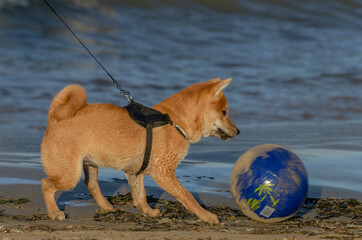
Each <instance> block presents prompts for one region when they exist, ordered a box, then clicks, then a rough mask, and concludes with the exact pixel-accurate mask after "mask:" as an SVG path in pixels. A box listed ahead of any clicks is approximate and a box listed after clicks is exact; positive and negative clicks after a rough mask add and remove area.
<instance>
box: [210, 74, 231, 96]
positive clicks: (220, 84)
mask: <svg viewBox="0 0 362 240" xmlns="http://www.w3.org/2000/svg"><path fill="white" fill-rule="evenodd" d="M231 80H232V79H231V78H228V79H225V80H221V81H219V82H217V83H216V84H215V85H214V87H213V88H212V90H213V92H214V96H218V95H219V94H220V93H221V92H222V90H224V88H226V86H227V85H229V83H231Z"/></svg>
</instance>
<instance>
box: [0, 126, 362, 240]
mask: <svg viewBox="0 0 362 240" xmlns="http://www.w3.org/2000/svg"><path fill="white" fill-rule="evenodd" d="M350 126H351V127H353V125H350ZM301 127H302V128H305V126H301ZM309 128H311V126H309ZM328 128H330V127H328ZM258 129H259V131H261V130H262V127H260V126H259V127H258ZM269 129H270V128H269ZM311 129H312V130H311V131H314V130H313V128H311ZM241 131H242V132H243V133H244V137H246V139H249V141H247V140H245V139H244V140H241V139H239V140H234V141H229V142H225V143H223V142H220V141H217V140H212V141H211V142H210V141H209V142H201V143H200V144H197V145H195V146H194V147H193V148H192V149H191V151H190V154H189V155H188V157H186V159H185V160H184V163H182V164H181V165H180V167H179V168H178V170H177V175H178V177H179V179H180V181H181V182H183V184H184V185H185V187H186V188H187V189H189V190H190V191H191V192H192V193H193V195H194V196H195V198H196V199H197V200H198V201H199V202H200V203H201V204H203V205H205V206H206V207H207V208H209V210H210V211H212V212H214V213H215V214H217V215H218V216H219V218H220V219H221V224H220V225H216V226H212V225H208V224H205V223H203V222H201V221H199V220H198V219H197V218H196V217H195V216H194V215H192V214H190V213H188V212H187V211H185V210H184V209H183V207H181V206H180V205H179V204H177V202H176V201H175V199H174V198H173V197H171V196H170V195H168V194H167V193H166V192H164V191H163V190H162V189H160V188H159V187H158V186H157V185H155V184H154V183H153V182H152V180H151V179H146V190H147V195H148V196H149V202H150V204H151V206H153V207H156V208H160V209H161V212H162V213H163V216H162V217H160V218H156V219H150V218H147V217H144V216H142V215H141V214H140V213H139V211H138V210H137V209H135V208H133V207H132V204H131V200H130V199H129V197H127V196H128V195H126V196H122V195H125V194H127V193H129V192H130V187H129V186H128V184H127V181H126V179H125V177H124V175H123V173H121V172H117V171H113V170H107V169H101V170H100V186H101V189H102V192H103V194H104V195H105V196H109V197H110V198H109V200H110V201H111V202H112V204H114V205H115V206H116V207H117V209H119V210H118V211H117V212H116V213H110V214H105V215H104V214H97V206H96V204H95V202H94V200H93V199H92V197H91V196H90V194H89V192H88V189H87V188H86V186H85V184H84V183H83V179H82V180H81V181H80V183H79V184H78V186H77V187H76V188H75V189H74V190H73V191H68V192H58V193H57V195H56V198H57V204H58V205H59V207H60V209H62V210H64V211H65V213H66V215H67V219H66V220H65V221H52V220H49V219H48V217H47V216H46V210H45V205H44V202H43V199H42V194H41V188H40V180H41V179H42V178H43V177H44V176H45V175H44V173H43V171H42V167H41V163H40V155H39V152H38V151H39V145H38V144H39V143H40V140H41V132H40V131H37V132H29V131H28V130H24V129H23V130H22V133H23V134H22V135H20V134H18V132H17V131H15V130H6V129H3V130H2V132H3V133H4V135H3V137H2V139H3V144H2V147H1V148H0V149H1V152H0V181H1V183H0V202H1V204H0V236H1V238H2V239H126V238H127V239H360V238H361V237H362V232H361V227H362V225H361V213H362V209H361V208H362V206H361V200H362V194H361V188H360V186H361V185H360V184H361V183H360V182H359V179H360V176H356V177H353V171H352V170H349V171H350V172H351V174H350V176H349V178H350V179H348V177H346V179H342V178H343V174H344V173H343V169H342V165H348V161H345V162H344V163H343V164H342V165H338V164H341V161H337V160H338V159H339V158H340V157H341V156H340V155H341V153H340V151H342V152H343V153H344V156H349V158H352V157H353V156H354V154H355V155H356V152H357V153H359V151H357V150H358V149H357V148H356V147H354V145H353V144H349V145H348V146H346V145H347V141H346V140H345V139H344V140H343V139H342V140H341V142H343V144H341V143H338V142H334V143H331V142H330V143H329V145H328V146H327V145H323V146H321V145H320V144H317V143H315V142H309V144H307V145H305V144H303V143H302V142H300V141H299V142H298V143H296V142H294V143H293V141H291V139H290V136H293V134H292V133H291V134H290V135H288V134H286V132H284V131H283V129H282V128H281V129H279V131H278V132H279V135H283V136H284V137H281V136H279V135H278V134H274V133H272V132H270V131H269V133H271V134H272V136H273V137H272V138H270V139H267V140H270V141H273V142H278V139H282V140H281V141H279V142H278V143H279V144H282V143H283V144H286V145H290V146H291V147H292V148H295V150H296V151H295V152H296V153H298V155H299V156H301V158H302V159H303V161H304V163H305V164H306V166H307V169H308V171H309V177H310V182H311V183H312V184H311V185H310V188H309V193H308V200H307V202H306V203H305V204H304V206H303V208H302V209H300V210H299V212H298V213H297V214H296V215H295V216H294V217H293V218H291V219H289V220H287V221H285V222H281V223H275V224H265V223H258V222H256V221H253V220H250V219H248V218H247V217H246V216H244V215H243V214H242V213H240V211H239V210H238V209H237V207H236V205H235V203H234V202H233V199H232V197H231V194H230V192H229V188H228V177H229V174H230V172H229V171H230V170H231V169H230V168H231V167H232V165H233V164H226V165H225V164H221V163H220V162H219V160H218V159H220V158H221V156H224V157H226V158H234V159H235V160H236V158H237V155H239V154H240V152H239V150H238V146H242V147H243V148H245V149H247V148H248V145H254V144H257V143H258V142H259V141H261V140H260V139H257V138H256V136H258V134H257V131H256V129H255V128H254V129H253V127H252V126H248V127H245V128H243V127H241ZM249 131H250V132H249ZM296 131H299V130H296ZM344 131H346V129H344ZM288 132H289V131H288ZM250 133H252V134H250ZM305 134H307V133H305ZM263 135H264V136H263V137H261V139H266V138H267V136H266V135H265V134H263ZM19 136H22V137H19ZM252 136H254V139H253V140H251V138H252ZM269 136H270V135H269ZM355 143H356V142H355ZM293 145H294V146H293ZM296 145H298V146H299V147H295V146H296ZM310 145H313V146H314V148H313V147H311V146H310ZM332 145H333V146H332ZM210 146H212V147H210ZM336 146H338V147H336ZM24 149H26V152H25V151H24ZM211 149H213V150H212V151H211ZM329 149H333V151H334V152H332V153H333V154H332V155H333V156H334V158H336V159H337V160H336V161H334V160H333V158H332V157H331V156H328V159H329V161H330V164H331V165H330V166H324V169H325V170H324V175H325V176H323V177H322V178H319V175H320V172H319V171H318V166H317V167H316V164H317V163H318V162H314V163H312V164H311V163H308V162H309V161H311V160H313V158H314V157H315V158H322V159H323V156H324V155H326V154H327V153H328V152H330V150H329ZM338 149H339V150H338ZM337 153H339V154H337ZM313 156H314V157H313ZM359 156H361V153H359V154H357V156H355V158H358V157H359ZM206 160H207V162H205V161H206ZM351 161H352V162H353V161H354V160H353V159H352V160H351ZM319 164H320V165H323V164H324V165H325V163H323V164H322V163H319ZM358 166H359V165H358V164H357V163H354V164H353V165H352V166H351V168H356V167H358ZM338 168H339V171H342V172H339V171H337V170H336V169H338ZM313 169H315V171H312V170H313ZM200 173H202V174H200ZM329 174H330V175H329ZM332 176H334V178H333V177H332ZM328 179H329V180H330V181H331V185H330V186H328V185H326V184H325V182H328V181H327V180H328ZM343 181H351V182H350V183H349V185H351V188H348V187H347V186H346V185H347V184H346V183H343ZM334 182H336V183H338V182H340V183H341V184H340V186H338V184H335V183H334ZM318 183H320V184H318ZM353 189H355V190H353ZM118 193H119V194H121V195H120V196H121V199H124V200H121V201H118V200H117V198H112V197H114V196H117V194H118ZM151 196H152V197H151ZM24 198H25V199H26V200H24ZM19 199H20V200H19Z"/></svg>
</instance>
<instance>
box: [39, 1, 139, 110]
mask: <svg viewBox="0 0 362 240" xmlns="http://www.w3.org/2000/svg"><path fill="white" fill-rule="evenodd" d="M43 1H44V2H45V4H46V5H47V6H48V7H49V8H50V10H51V11H52V12H53V13H54V14H55V16H57V17H58V18H59V19H60V21H61V22H62V23H63V24H64V25H65V26H66V27H67V28H68V30H69V31H70V32H71V33H72V34H73V36H74V37H75V38H76V39H77V40H78V42H79V43H80V44H82V46H83V47H84V48H85V50H87V52H88V53H89V54H90V55H91V56H92V57H93V59H94V60H95V61H96V62H97V63H98V64H99V66H101V68H102V69H103V70H104V71H105V72H106V73H107V75H108V76H109V77H110V78H111V80H112V81H113V84H114V85H116V87H117V88H118V89H119V91H120V92H121V93H122V94H123V95H124V96H125V97H126V98H127V100H128V103H132V102H133V98H132V96H131V93H130V92H129V91H127V90H125V89H123V88H122V87H121V85H120V84H119V83H118V82H117V80H116V79H114V77H113V76H112V75H111V74H110V73H109V72H108V71H107V69H106V68H105V67H104V66H103V65H102V64H101V63H100V62H99V61H98V59H97V58H96V57H95V56H94V55H93V54H92V52H91V51H90V50H89V49H88V48H87V47H86V45H84V43H83V42H82V41H81V40H80V39H79V38H78V36H77V35H76V34H75V33H74V32H73V31H72V29H71V28H70V27H69V26H68V24H67V23H66V22H65V21H64V20H63V18H62V17H61V16H60V15H59V14H58V13H57V12H56V11H55V9H54V8H53V7H52V6H51V5H50V4H49V3H48V1H47V0H43Z"/></svg>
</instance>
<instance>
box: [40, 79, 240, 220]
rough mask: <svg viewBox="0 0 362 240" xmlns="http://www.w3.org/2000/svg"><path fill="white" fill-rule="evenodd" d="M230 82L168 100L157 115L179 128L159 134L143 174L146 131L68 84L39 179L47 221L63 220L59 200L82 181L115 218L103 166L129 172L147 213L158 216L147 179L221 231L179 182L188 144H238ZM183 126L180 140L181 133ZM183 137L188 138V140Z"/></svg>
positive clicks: (51, 117)
mask: <svg viewBox="0 0 362 240" xmlns="http://www.w3.org/2000/svg"><path fill="white" fill-rule="evenodd" d="M230 82H231V79H226V80H221V79H220V78H216V79H211V80H209V81H206V82H199V83H195V84H193V85H191V86H189V87H187V88H185V89H183V90H182V91H180V92H178V93H176V94H174V95H172V96H170V97H169V98H167V99H166V100H164V101H162V102H160V103H158V104H156V105H154V106H153V107H152V108H153V109H155V110H157V111H159V112H161V113H164V114H165V113H167V114H168V115H169V117H170V119H171V120H172V122H173V123H174V124H173V125H170V124H167V125H164V126H161V127H157V128H154V129H153V144H152V151H151V156H150V162H149V165H148V167H147V169H146V170H145V171H144V172H143V173H142V174H136V173H137V172H138V170H139V169H140V168H141V166H142V164H143V157H144V153H145V146H146V141H145V139H146V130H145V128H143V127H142V126H140V125H138V124H137V123H135V122H134V121H133V120H132V119H131V118H130V116H129V114H128V112H127V110H126V109H125V108H123V107H120V106H116V105H112V104H101V103H93V104H87V94H86V91H85V90H84V88H82V87H81V86H79V85H69V86H66V87H65V88H64V89H63V90H61V91H60V92H59V93H58V94H57V95H56V96H55V97H54V99H53V100H52V102H51V104H50V108H49V112H48V126H47V129H46V131H45V134H44V137H43V140H42V143H41V160H42V164H43V167H44V171H45V173H46V175H47V176H48V177H47V178H44V179H42V180H41V187H42V193H43V197H44V201H45V204H46V208H47V213H48V216H49V218H51V219H53V220H54V219H57V220H64V219H65V215H64V212H62V211H60V210H59V208H58V206H57V204H56V202H55V199H54V194H55V192H56V191H58V190H70V189H72V188H74V187H75V186H76V185H77V184H78V182H79V180H80V178H81V175H82V170H83V171H84V175H85V180H84V182H85V184H86V185H87V187H88V189H89V192H90V193H91V195H92V196H93V198H94V200H95V201H96V203H97V205H98V207H99V209H100V211H103V212H110V211H114V207H113V206H112V205H111V204H110V203H109V202H108V201H107V199H106V198H105V197H104V196H103V195H102V193H101V191H100V188H99V185H98V181H97V177H98V167H102V168H104V167H108V168H114V169H117V170H123V171H125V173H126V174H125V175H126V177H127V180H128V183H129V185H130V186H131V188H132V196H133V205H134V206H135V207H137V208H139V209H140V211H141V212H142V213H143V214H146V215H148V216H151V217H156V216H160V215H161V213H160V211H159V209H153V208H151V207H150V206H149V205H148V203H147V200H146V191H145V187H144V177H145V175H147V174H149V175H150V176H151V178H152V179H153V180H154V181H155V182H156V183H157V184H158V185H159V186H160V187H161V188H162V189H164V190H165V191H167V192H168V193H170V194H171V195H172V196H174V197H175V198H176V199H177V200H178V201H180V202H181V203H182V204H183V205H184V206H185V207H186V209H188V210H189V211H191V212H193V213H194V214H196V215H197V216H198V217H199V218H200V219H201V220H203V221H205V222H207V223H211V224H217V223H219V220H218V217H217V216H216V215H214V214H212V213H210V212H208V211H206V210H205V209H204V208H202V207H201V206H200V205H199V204H198V203H197V201H196V200H195V199H194V197H193V196H192V195H191V194H190V193H189V192H188V191H187V190H186V189H185V188H184V187H183V186H182V185H181V183H180V182H179V181H178V179H177V178H176V175H175V170H176V168H177V165H178V164H179V163H180V162H181V160H182V159H184V158H185V156H186V154H187V152H188V149H189V146H190V143H197V142H198V141H200V139H201V138H202V137H213V136H215V137H218V138H220V139H222V140H227V139H229V138H232V137H235V136H237V135H238V134H239V130H238V129H237V127H236V126H235V124H234V123H233V122H232V121H231V119H230V117H229V116H228V110H229V109H228V104H227V100H226V97H225V95H224V93H223V89H224V88H225V87H226V86H227V85H228V84H229V83H230ZM176 125H177V126H179V128H180V130H181V131H182V132H183V134H180V132H179V131H177V129H176V128H175V126H176ZM183 135H184V136H183Z"/></svg>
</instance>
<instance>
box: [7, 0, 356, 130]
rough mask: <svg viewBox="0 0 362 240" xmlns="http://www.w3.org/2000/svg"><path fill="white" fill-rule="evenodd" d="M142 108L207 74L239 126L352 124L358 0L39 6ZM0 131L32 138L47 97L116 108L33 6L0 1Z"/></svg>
mask: <svg viewBox="0 0 362 240" xmlns="http://www.w3.org/2000/svg"><path fill="white" fill-rule="evenodd" d="M49 2H50V3H51V4H52V5H53V7H54V8H55V9H56V10H57V11H58V12H59V14H60V15H61V16H63V18H64V19H65V21H66V22H67V23H68V24H69V25H70V27H71V28H72V29H73V31H75V32H76V33H77V34H78V35H79V37H80V38H81V39H82V40H83V42H84V43H85V44H86V45H87V46H88V47H89V49H90V50H91V51H92V52H93V53H94V54H95V55H96V56H97V57H98V58H99V60H100V61H101V62H102V64H103V65H104V66H105V67H106V68H107V69H108V70H109V71H110V72H111V74H112V75H113V76H114V77H115V78H116V79H117V80H118V81H119V82H120V83H121V85H122V86H123V87H124V88H125V89H127V90H129V91H130V92H131V93H132V95H133V97H134V99H135V100H136V101H138V102H141V103H143V104H145V105H148V106H152V105H153V104H155V103H157V102H159V101H161V100H163V99H165V98H166V97H168V96H170V95H172V94H173V93H175V92H177V91H179V90H181V89H183V88H185V87H186V86H188V85H190V84H192V83H195V82H199V81H205V80H208V79H211V78H215V77H220V78H223V79H225V78H233V82H232V84H231V85H230V86H229V87H228V88H226V90H225V93H226V96H227V98H228V100H229V104H230V108H231V111H230V115H231V117H232V119H233V120H234V121H235V122H237V123H238V124H239V125H243V124H263V123H274V122H277V123H287V122H305V121H307V122H310V121H313V122H326V121H334V122H335V121H356V120H358V121H360V120H361V119H362V104H361V100H362V1H353V0H321V1H314V0H294V1H287V0H244V1H242V0H240V1H238V0H229V1H218V0H167V1H166V0H158V1H157V0H152V1H151V0H136V1H133V0H127V1H123V0H117V1H116V0H64V1H59V0H49ZM0 54H1V57H0V124H1V125H2V126H3V127H5V126H6V127H9V128H19V127H22V128H26V129H37V130H40V131H43V130H44V129H45V127H46V124H47V110H48V107H49V103H50V101H51V99H52V98H53V96H54V95H55V94H56V93H57V92H58V91H59V90H61V89H62V88H63V87H64V86H66V85H67V84H71V83H78V84H81V85H82V86H84V87H85V88H86V90H87V92H88V95H89V102H106V103H114V104H119V105H126V104H127V102H126V100H125V99H123V97H122V96H121V95H120V94H119V92H118V91H117V89H116V88H115V87H114V86H112V82H111V80H110V79H109V78H108V77H107V75H106V74H105V73H104V72H103V70H102V69H101V68H100V67H99V66H98V65H97V64H96V63H95V61H94V60H93V59H92V58H91V57H90V56H89V55H88V53H87V52H86V51H85V50H84V49H83V48H82V46H81V45H80V44H79V43H78V42H77V41H76V39H75V38H74V37H73V36H72V35H71V34H70V32H69V31H68V30H67V29H66V28H65V27H64V25H62V23H61V22H60V21H59V20H58V19H57V18H56V16H55V15H54V14H53V13H52V12H51V11H50V10H49V9H48V7H47V6H46V5H45V4H44V2H43V1H42V0H2V1H0Z"/></svg>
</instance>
